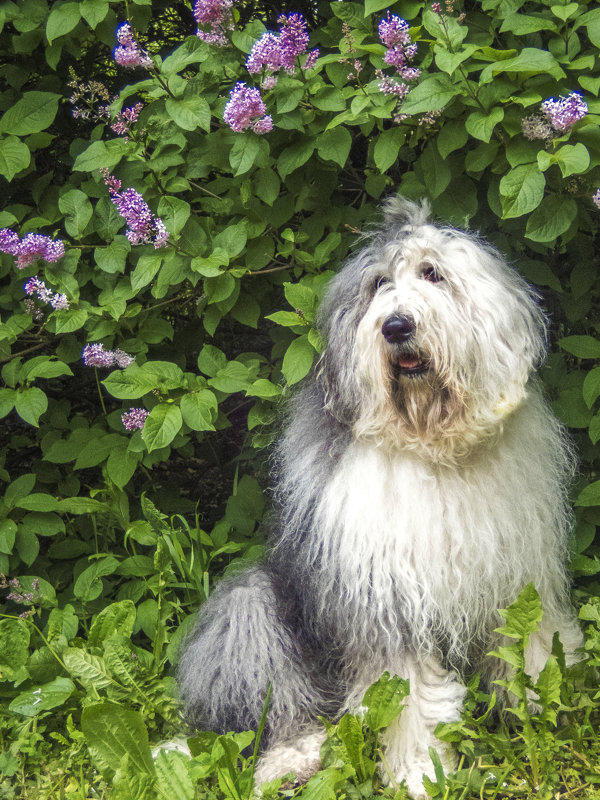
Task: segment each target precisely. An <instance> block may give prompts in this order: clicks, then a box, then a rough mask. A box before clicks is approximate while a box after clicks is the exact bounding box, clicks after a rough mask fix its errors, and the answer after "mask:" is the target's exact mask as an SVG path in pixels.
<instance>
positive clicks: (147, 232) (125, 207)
mask: <svg viewBox="0 0 600 800" xmlns="http://www.w3.org/2000/svg"><path fill="white" fill-rule="evenodd" d="M100 172H101V173H102V176H103V178H104V183H105V184H106V186H107V187H108V191H109V192H110V199H111V200H112V201H113V203H114V204H115V206H116V208H117V211H118V212H119V214H120V215H121V216H122V217H124V218H125V221H126V222H127V230H126V231H125V236H127V238H128V239H129V241H130V242H131V244H133V245H136V244H148V243H149V242H153V243H154V247H155V248H156V249H158V248H159V247H165V246H166V244H167V240H168V238H169V234H168V233H167V230H166V228H165V225H164V223H163V221H162V220H161V219H160V218H159V217H155V216H154V214H153V213H152V211H151V210H150V208H149V206H148V204H147V203H146V201H145V200H144V198H143V197H142V195H141V194H140V193H139V192H136V191H135V189H131V188H130V189H125V191H123V192H121V191H119V190H120V189H121V181H120V180H118V178H115V177H114V175H111V174H110V173H109V172H108V170H107V169H103V170H100Z"/></svg>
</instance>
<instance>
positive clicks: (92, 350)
mask: <svg viewBox="0 0 600 800" xmlns="http://www.w3.org/2000/svg"><path fill="white" fill-rule="evenodd" d="M81 357H82V359H83V363H84V364H85V366H86V367H112V366H113V365H114V364H116V365H117V367H121V369H125V367H128V366H129V365H130V364H133V362H134V361H135V358H134V357H133V356H130V355H129V353H126V352H125V351H124V350H119V349H117V350H105V349H104V345H103V344H100V343H99V342H98V343H96V344H86V346H85V347H84V348H83V351H82V353H81Z"/></svg>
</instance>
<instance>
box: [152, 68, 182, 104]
mask: <svg viewBox="0 0 600 800" xmlns="http://www.w3.org/2000/svg"><path fill="white" fill-rule="evenodd" d="M152 72H153V73H154V77H155V78H156V80H157V81H158V82H159V83H160V85H161V86H162V87H163V89H164V90H165V92H167V94H169V95H170V96H171V97H172V98H173V100H177V98H176V97H175V95H174V94H173V92H172V91H171V90H170V89H169V87H168V86H167V84H166V83H165V82H164V80H163V79H162V77H161V75H160V72H159V71H158V70H157V69H156V67H155V68H154V69H153V70H152Z"/></svg>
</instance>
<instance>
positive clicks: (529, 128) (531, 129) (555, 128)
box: [521, 92, 588, 141]
mask: <svg viewBox="0 0 600 800" xmlns="http://www.w3.org/2000/svg"><path fill="white" fill-rule="evenodd" d="M587 112H588V107H587V104H586V102H585V101H584V99H583V97H582V96H581V95H580V94H579V92H571V94H570V95H568V97H559V98H558V100H555V99H554V98H553V97H550V98H549V99H548V100H544V102H543V103H542V105H541V111H540V112H538V113H536V114H531V115H530V116H529V117H524V118H523V120H522V121H521V128H522V130H523V135H524V136H525V138H526V139H529V140H530V141H533V140H534V139H552V138H553V137H555V136H556V135H560V134H561V133H563V132H564V131H567V130H568V129H569V128H570V127H571V126H572V125H574V124H575V123H576V122H577V121H578V120H580V119H583V117H585V115H586V114H587Z"/></svg>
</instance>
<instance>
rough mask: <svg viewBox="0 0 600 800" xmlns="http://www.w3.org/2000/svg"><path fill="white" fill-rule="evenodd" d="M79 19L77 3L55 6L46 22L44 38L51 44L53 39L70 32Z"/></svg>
mask: <svg viewBox="0 0 600 800" xmlns="http://www.w3.org/2000/svg"><path fill="white" fill-rule="evenodd" d="M80 19H81V14H80V11H79V3H62V4H61V5H58V4H57V5H55V6H54V7H53V8H52V10H51V11H50V14H49V15H48V20H47V22H46V38H47V39H48V43H49V44H52V42H53V41H54V39H58V37H59V36H64V35H65V34H67V33H69V31H72V30H73V28H74V27H75V26H76V25H77V23H78V22H79V20H80Z"/></svg>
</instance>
